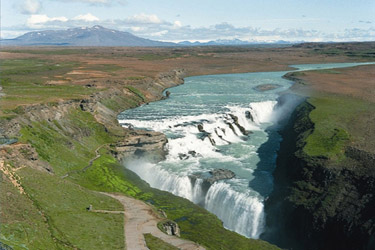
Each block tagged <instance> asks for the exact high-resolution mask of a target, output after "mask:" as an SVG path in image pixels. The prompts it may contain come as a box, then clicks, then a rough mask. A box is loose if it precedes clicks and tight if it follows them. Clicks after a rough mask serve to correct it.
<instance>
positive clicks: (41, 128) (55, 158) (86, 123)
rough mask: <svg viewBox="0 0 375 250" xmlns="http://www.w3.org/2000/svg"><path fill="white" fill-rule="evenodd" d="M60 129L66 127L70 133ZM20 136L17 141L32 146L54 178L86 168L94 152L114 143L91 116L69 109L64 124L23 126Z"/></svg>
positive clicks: (60, 122)
mask: <svg viewBox="0 0 375 250" xmlns="http://www.w3.org/2000/svg"><path fill="white" fill-rule="evenodd" d="M63 127H64V128H67V127H69V128H70V130H69V132H67V130H64V129H62V128H63ZM21 134H22V136H21V137H20V141H21V142H25V143H30V144H31V145H33V147H34V148H35V149H36V151H37V152H38V154H39V156H40V157H41V158H42V159H43V160H45V161H47V162H49V163H50V164H51V165H52V167H53V169H54V171H55V173H56V174H57V175H64V174H66V173H67V172H69V171H73V170H79V169H82V168H84V167H86V166H87V165H88V163H89V161H90V159H92V158H94V157H95V153H94V151H95V149H96V148H98V147H99V146H101V145H103V144H107V143H110V142H113V141H114V140H115V139H114V137H113V136H112V135H110V134H109V133H107V132H106V131H105V128H104V126H103V125H101V124H99V123H97V122H96V120H95V118H94V117H93V115H92V114H90V113H88V112H83V111H81V110H78V109H77V110H75V109H72V110H71V111H70V112H69V114H68V117H67V119H64V120H60V121H52V122H51V123H48V122H47V121H44V122H34V123H33V124H32V125H31V126H24V127H23V128H22V129H21ZM82 134H84V135H86V136H82ZM56 142H58V143H56Z"/></svg>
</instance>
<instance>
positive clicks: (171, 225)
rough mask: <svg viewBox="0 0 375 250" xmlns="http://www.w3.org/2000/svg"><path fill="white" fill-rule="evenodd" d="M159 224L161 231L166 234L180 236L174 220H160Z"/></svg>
mask: <svg viewBox="0 0 375 250" xmlns="http://www.w3.org/2000/svg"><path fill="white" fill-rule="evenodd" d="M160 224H161V227H162V231H163V232H165V233H166V234H168V235H175V236H177V237H180V228H179V226H178V224H177V223H176V222H174V221H171V220H168V221H164V222H161V223H160Z"/></svg>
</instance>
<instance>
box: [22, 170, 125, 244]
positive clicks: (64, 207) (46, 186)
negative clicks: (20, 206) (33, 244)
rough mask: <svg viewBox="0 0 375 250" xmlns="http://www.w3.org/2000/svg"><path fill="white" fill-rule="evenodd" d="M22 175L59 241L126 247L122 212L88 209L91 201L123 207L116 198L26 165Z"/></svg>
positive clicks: (104, 206)
mask: <svg viewBox="0 0 375 250" xmlns="http://www.w3.org/2000/svg"><path fill="white" fill-rule="evenodd" d="M19 175H20V176H21V178H22V184H23V186H24V188H25V191H26V193H27V194H28V195H29V197H30V199H31V200H32V201H33V203H34V206H35V207H37V208H38V209H39V210H40V211H42V213H43V215H44V217H46V218H47V222H46V223H47V225H48V227H49V230H50V232H51V234H52V237H53V238H54V239H56V240H57V241H56V243H57V244H58V245H61V246H64V248H66V247H68V248H70V247H77V248H80V249H103V248H106V249H121V248H123V246H124V237H123V235H124V231H123V223H124V221H123V218H124V217H123V215H121V214H103V213H94V212H88V211H87V210H86V208H87V207H88V206H89V205H90V204H92V206H93V208H94V209H102V210H113V211H119V210H120V211H121V210H123V207H122V204H121V203H119V202H118V201H117V200H115V199H112V198H110V197H107V196H105V195H102V194H98V193H94V192H92V191H89V190H87V189H83V188H82V187H80V186H78V185H76V184H74V183H72V182H70V181H68V180H64V179H61V178H59V177H57V176H51V175H50V174H47V173H42V172H40V171H37V170H32V169H28V168H25V169H22V170H21V171H20V173H19ZM44 249H46V248H44Z"/></svg>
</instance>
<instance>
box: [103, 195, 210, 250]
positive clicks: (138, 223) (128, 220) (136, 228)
mask: <svg viewBox="0 0 375 250" xmlns="http://www.w3.org/2000/svg"><path fill="white" fill-rule="evenodd" d="M102 194H105V195H108V196H110V197H112V198H115V199H117V200H119V201H120V202H121V203H122V204H123V205H124V209H125V212H124V214H125V225H124V227H125V228H124V230H125V245H126V249H127V250H143V249H148V248H147V247H146V243H145V240H144V236H143V234H146V233H151V234H152V235H154V236H155V237H158V238H159V239H162V240H163V241H165V242H167V243H169V244H171V245H173V246H175V247H177V248H179V249H183V250H185V249H186V250H195V249H197V250H198V249H199V250H203V249H205V248H203V247H201V246H199V245H198V244H196V243H194V242H192V241H188V240H184V239H181V238H178V237H175V236H170V235H167V234H165V233H163V232H162V231H160V230H159V229H158V228H157V223H158V222H159V221H161V218H159V217H158V216H157V215H156V214H155V212H154V211H153V210H152V209H151V207H150V206H148V205H147V204H145V203H144V202H142V201H139V200H136V199H133V198H130V197H126V196H123V195H118V194H109V193H102Z"/></svg>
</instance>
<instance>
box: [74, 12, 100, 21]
mask: <svg viewBox="0 0 375 250" xmlns="http://www.w3.org/2000/svg"><path fill="white" fill-rule="evenodd" d="M72 20H78V21H85V22H96V21H99V18H97V17H96V16H94V15H93V14H91V13H87V14H86V15H78V16H76V17H74V18H73V19H72Z"/></svg>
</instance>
